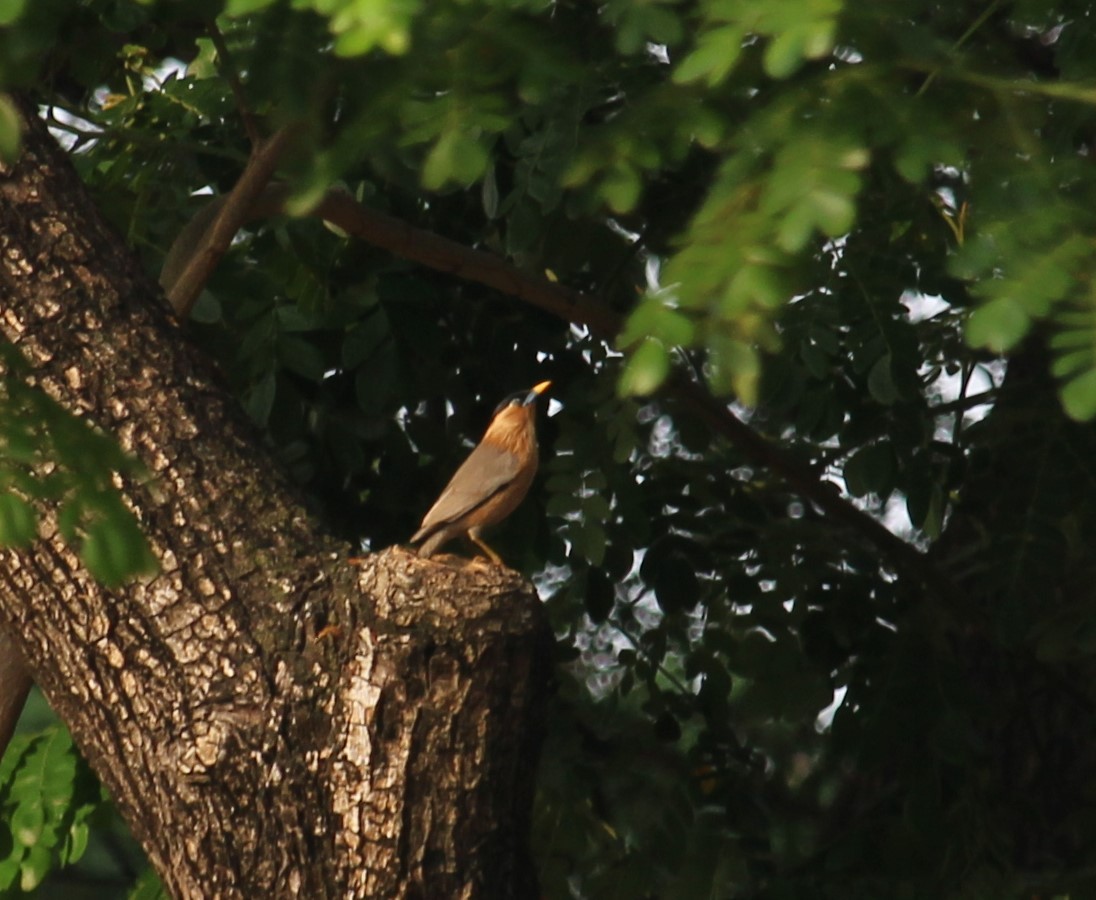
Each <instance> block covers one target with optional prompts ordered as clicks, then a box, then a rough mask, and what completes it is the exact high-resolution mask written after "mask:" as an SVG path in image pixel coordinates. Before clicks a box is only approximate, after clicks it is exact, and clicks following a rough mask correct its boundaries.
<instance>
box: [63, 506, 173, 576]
mask: <svg viewBox="0 0 1096 900" xmlns="http://www.w3.org/2000/svg"><path fill="white" fill-rule="evenodd" d="M80 558H81V559H82V560H83V561H84V565H86V566H87V567H88V571H89V572H91V574H92V575H94V576H95V577H96V578H97V579H98V580H99V581H101V582H102V583H103V584H105V585H107V586H108V587H114V586H117V585H119V584H122V583H123V582H124V581H126V580H127V579H128V578H130V577H132V576H134V575H140V574H144V573H147V572H150V571H152V570H154V569H155V566H156V561H155V559H154V558H153V556H152V554H151V552H150V550H149V547H148V542H147V541H146V540H145V537H144V535H143V534H141V529H140V528H139V527H138V526H137V523H136V522H134V521H133V519H132V518H119V517H114V518H110V519H99V520H97V521H94V522H92V523H91V524H90V525H88V526H87V536H86V537H85V538H84V542H83V545H82V546H81V548H80Z"/></svg>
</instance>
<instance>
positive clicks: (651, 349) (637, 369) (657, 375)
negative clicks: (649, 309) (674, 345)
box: [618, 338, 670, 397]
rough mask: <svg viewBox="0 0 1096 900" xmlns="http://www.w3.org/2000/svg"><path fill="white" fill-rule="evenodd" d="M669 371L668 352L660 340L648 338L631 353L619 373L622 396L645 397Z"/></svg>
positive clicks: (658, 384) (652, 391) (656, 387)
mask: <svg viewBox="0 0 1096 900" xmlns="http://www.w3.org/2000/svg"><path fill="white" fill-rule="evenodd" d="M669 372H670V354H669V353H667V352H666V347H665V345H663V343H662V342H661V341H657V340H654V339H653V338H648V339H647V340H645V341H643V342H642V343H641V344H640V345H639V346H638V347H637V348H636V350H635V351H634V352H633V353H632V356H631V359H629V360H628V362H627V364H626V365H625V366H624V371H623V372H622V373H621V375H620V381H619V383H618V391H619V393H620V396H622V397H634V396H639V397H645V396H647V395H648V394H653V393H654V392H655V391H656V390H658V389H659V387H661V385H662V382H663V381H665V380H666V376H667V375H668V374H669Z"/></svg>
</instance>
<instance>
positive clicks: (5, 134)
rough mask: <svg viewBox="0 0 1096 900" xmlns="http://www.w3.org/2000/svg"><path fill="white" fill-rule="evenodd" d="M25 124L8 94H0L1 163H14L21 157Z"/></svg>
mask: <svg viewBox="0 0 1096 900" xmlns="http://www.w3.org/2000/svg"><path fill="white" fill-rule="evenodd" d="M22 132H23V125H22V122H20V121H19V112H18V111H17V110H16V108H15V104H14V103H13V102H12V100H11V98H10V97H9V96H8V95H7V94H0V163H8V164H9V165H10V164H11V163H14V162H15V161H16V159H18V158H19V146H20V143H21V141H22Z"/></svg>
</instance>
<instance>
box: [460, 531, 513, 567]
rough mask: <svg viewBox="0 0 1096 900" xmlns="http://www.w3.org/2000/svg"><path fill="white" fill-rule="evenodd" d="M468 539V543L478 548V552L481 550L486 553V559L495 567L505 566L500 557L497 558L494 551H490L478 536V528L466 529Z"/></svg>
mask: <svg viewBox="0 0 1096 900" xmlns="http://www.w3.org/2000/svg"><path fill="white" fill-rule="evenodd" d="M468 539H469V540H470V541H472V543H473V544H475V545H476V546H477V547H479V548H480V550H482V551H483V552H484V553H486V554H487V556H488V558H489V559H490V560H491V562H493V563H494V564H495V565H496V566H503V565H506V564H505V563H504V562H503V561H502V557H501V556H499V555H498V554H497V553H496V552H495V551H494V550H492V549H491V548H490V547H488V546H487V542H486V541H485V540H484V539H483V537H482V536H481V535H480V530H479V529H478V528H469V529H468Z"/></svg>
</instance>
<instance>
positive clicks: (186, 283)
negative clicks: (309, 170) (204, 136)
mask: <svg viewBox="0 0 1096 900" xmlns="http://www.w3.org/2000/svg"><path fill="white" fill-rule="evenodd" d="M293 132H294V129H293V128H291V127H289V126H286V127H283V128H280V129H279V130H278V131H276V132H275V133H274V134H273V135H271V136H270V137H269V138H267V139H266V140H264V141H261V142H260V143H259V144H257V145H256V146H255V149H254V151H253V152H252V154H251V158H250V159H249V160H248V162H247V166H246V167H245V168H244V171H243V174H241V175H240V180H239V181H237V182H236V185H235V187H233V188H232V191H231V192H230V193H229V194H228V196H227V198H226V199H225V201H224V203H223V204H222V205H221V206H220V207H219V209H218V210H217V216H216V218H215V219H214V220H213V222H212V224H211V225H210V227H209V230H208V232H206V233H205V234H204V235H203V236H202V238H201V241H200V242H199V243H198V245H197V246H195V248H194V252H193V253H192V254H187V257H188V258H187V262H186V265H185V267H183V269H182V273H181V274H180V275H179V278H178V280H177V281H175V282H174V283H173V284H172V286H171V290H170V291H169V292H168V300H169V301H170V302H171V305H172V307H173V308H174V310H175V313H176V314H177V315H178V316H179V318H180V319H185V318H186V317H187V316H189V315H190V310H191V309H192V308H193V306H194V303H195V301H197V299H198V295H199V294H200V293H201V292H202V289H203V288H204V287H205V284H206V282H207V281H208V280H209V276H210V275H212V274H213V270H214V269H216V268H217V263H219V262H220V261H221V257H222V256H224V254H225V251H226V250H227V249H228V245H229V244H230V243H232V239H233V238H234V237H235V236H236V232H237V231H239V230H240V228H241V227H242V226H243V225H244V223H246V222H247V221H249V217H250V215H251V206H252V204H253V203H254V202H255V199H256V198H257V197H258V196H259V195H260V194H261V193H262V191H263V188H265V187H266V186H267V184H268V183H269V181H270V179H271V177H272V176H273V174H274V170H275V169H276V168H277V165H278V160H279V159H281V155H282V153H283V152H284V151H285V148H286V146H287V145H288V144H289V142H290V140H291V139H292V137H293ZM178 243H179V241H178V240H176V244H178Z"/></svg>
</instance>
